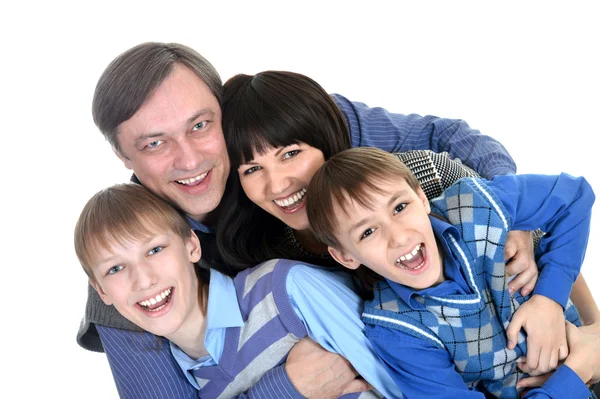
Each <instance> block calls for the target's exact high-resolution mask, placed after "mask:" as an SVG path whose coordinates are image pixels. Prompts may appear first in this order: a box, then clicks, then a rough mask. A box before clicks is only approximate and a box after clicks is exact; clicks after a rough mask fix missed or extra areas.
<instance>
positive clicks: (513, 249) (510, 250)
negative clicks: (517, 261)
mask: <svg viewBox="0 0 600 399" xmlns="http://www.w3.org/2000/svg"><path fill="white" fill-rule="evenodd" d="M517 249H518V246H517V245H516V244H515V243H514V242H513V241H507V242H506V245H504V261H505V262H508V261H510V260H511V259H512V258H513V257H514V256H515V254H516V253H517ZM513 274H516V273H513Z"/></svg>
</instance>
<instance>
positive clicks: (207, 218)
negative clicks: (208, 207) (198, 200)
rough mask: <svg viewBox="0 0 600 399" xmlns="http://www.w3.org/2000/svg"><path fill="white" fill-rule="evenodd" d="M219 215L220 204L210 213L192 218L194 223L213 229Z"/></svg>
mask: <svg viewBox="0 0 600 399" xmlns="http://www.w3.org/2000/svg"><path fill="white" fill-rule="evenodd" d="M220 214H221V204H219V205H218V206H217V207H216V208H215V209H213V210H212V211H211V212H209V213H205V214H203V215H200V216H197V217H194V218H193V219H195V220H196V221H198V222H200V223H202V224H203V225H205V226H208V227H211V228H215V227H216V225H217V222H218V220H219V217H220Z"/></svg>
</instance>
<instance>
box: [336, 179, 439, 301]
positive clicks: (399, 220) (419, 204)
mask: <svg viewBox="0 0 600 399" xmlns="http://www.w3.org/2000/svg"><path fill="white" fill-rule="evenodd" d="M377 187H379V188H380V189H381V193H373V194H372V195H371V196H370V197H371V198H370V199H371V201H370V202H371V206H370V207H365V206H363V205H361V204H360V203H358V202H356V201H351V200H349V201H350V202H349V205H350V206H349V209H348V210H349V211H348V213H347V214H346V213H345V212H344V211H343V210H342V208H341V207H340V206H339V204H336V206H335V207H334V210H335V217H336V221H337V225H338V228H337V231H336V233H335V237H336V238H337V239H338V241H339V242H340V244H341V247H342V248H343V249H342V250H338V249H334V248H331V247H330V248H329V251H330V253H331V255H332V256H333V257H334V258H335V259H336V260H337V261H338V262H339V263H341V264H343V265H344V266H346V267H348V268H351V269H356V268H357V267H358V266H360V265H361V264H363V265H365V266H367V267H368V268H369V269H371V270H373V271H374V272H376V273H377V274H379V275H380V276H383V277H385V278H387V279H388V280H391V281H394V282H396V283H399V284H403V285H406V286H409V287H412V288H415V289H424V288H428V287H431V286H433V285H437V284H439V283H441V282H442V281H443V268H442V258H441V256H440V252H439V250H438V246H437V243H436V240H435V235H434V233H433V229H432V227H431V221H430V220H429V216H428V215H429V212H430V208H429V202H428V201H427V197H426V196H425V193H423V190H422V189H421V188H419V189H418V191H417V192H415V191H414V190H413V189H412V188H411V187H410V186H409V185H408V183H407V182H406V180H405V179H403V178H399V179H398V180H397V181H396V182H390V181H382V182H381V183H379V184H378V185H377Z"/></svg>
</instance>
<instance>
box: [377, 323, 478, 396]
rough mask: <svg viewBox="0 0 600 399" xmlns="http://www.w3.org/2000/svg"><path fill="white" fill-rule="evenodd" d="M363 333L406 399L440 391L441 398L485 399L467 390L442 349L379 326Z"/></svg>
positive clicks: (438, 393)
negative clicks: (442, 395) (442, 394)
mask: <svg viewBox="0 0 600 399" xmlns="http://www.w3.org/2000/svg"><path fill="white" fill-rule="evenodd" d="M366 334H367V336H368V337H369V340H370V341H371V342H372V343H373V347H374V348H375V351H377V353H378V354H379V356H380V357H381V359H382V360H383V362H384V363H385V365H386V368H387V370H388V373H389V374H390V375H391V376H392V379H393V380H394V382H395V383H396V384H397V385H398V386H399V387H400V389H401V390H402V392H403V393H404V395H405V397H406V398H437V397H439V396H440V393H442V392H443V393H444V398H481V399H483V398H485V395H484V394H483V393H482V392H478V391H475V390H470V389H469V388H468V387H467V385H466V384H465V382H464V381H463V379H462V377H461V376H460V374H458V373H457V372H456V369H455V365H454V362H453V361H452V360H451V359H450V355H449V353H448V352H447V351H446V350H445V349H443V348H440V347H437V346H433V345H432V344H430V343H429V342H427V341H424V340H420V339H417V338H415V337H412V336H409V335H407V334H404V333H403V332H401V331H399V330H394V329H390V328H385V327H382V326H372V325H367V327H366ZM415 359H419V360H418V361H415Z"/></svg>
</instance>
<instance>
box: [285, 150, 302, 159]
mask: <svg viewBox="0 0 600 399" xmlns="http://www.w3.org/2000/svg"><path fill="white" fill-rule="evenodd" d="M299 153H300V150H292V151H288V152H286V153H285V154H283V159H287V158H292V157H295V156H296V155H298V154H299Z"/></svg>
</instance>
